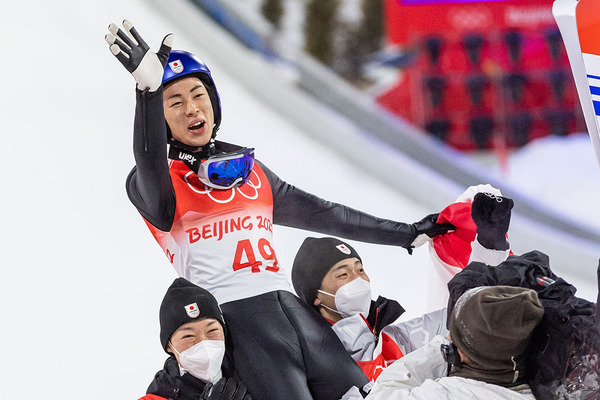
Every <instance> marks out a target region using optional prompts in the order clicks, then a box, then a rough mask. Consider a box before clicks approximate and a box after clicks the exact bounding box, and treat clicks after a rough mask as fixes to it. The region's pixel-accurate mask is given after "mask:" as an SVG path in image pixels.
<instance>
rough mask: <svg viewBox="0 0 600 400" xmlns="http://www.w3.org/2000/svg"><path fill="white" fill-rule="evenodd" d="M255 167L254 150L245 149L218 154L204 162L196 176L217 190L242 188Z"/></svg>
mask: <svg viewBox="0 0 600 400" xmlns="http://www.w3.org/2000/svg"><path fill="white" fill-rule="evenodd" d="M253 167H254V149H253V148H243V149H241V150H239V151H236V152H235V153H228V154H217V155H213V156H210V157H209V158H208V159H206V160H204V161H202V162H201V163H200V165H199V166H198V171H197V172H196V175H197V176H198V179H199V180H200V182H202V183H204V184H205V185H206V186H209V187H212V188H215V189H231V188H235V187H238V186H242V185H243V184H244V183H246V182H247V181H248V179H249V178H250V174H251V173H252V168H253Z"/></svg>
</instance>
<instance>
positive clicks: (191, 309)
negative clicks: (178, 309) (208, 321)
mask: <svg viewBox="0 0 600 400" xmlns="http://www.w3.org/2000/svg"><path fill="white" fill-rule="evenodd" d="M185 312H186V313H187V315H189V316H190V318H197V317H198V315H200V310H199V309H198V304H196V303H192V304H188V305H187V306H185Z"/></svg>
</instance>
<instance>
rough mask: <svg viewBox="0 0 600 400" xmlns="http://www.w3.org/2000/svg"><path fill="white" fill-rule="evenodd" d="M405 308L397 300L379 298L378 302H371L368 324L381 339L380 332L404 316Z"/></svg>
mask: <svg viewBox="0 0 600 400" xmlns="http://www.w3.org/2000/svg"><path fill="white" fill-rule="evenodd" d="M404 311H405V310H404V307H402V306H401V305H400V303H398V302H397V301H396V300H391V299H387V298H385V297H383V296H379V297H377V300H372V301H371V307H370V308H369V316H368V317H367V323H368V324H369V326H370V327H371V329H372V331H373V334H374V335H375V337H376V338H379V332H381V330H382V329H383V328H385V327H386V326H388V325H389V324H391V323H392V322H394V321H395V320H397V319H398V317H399V316H401V315H402V314H404Z"/></svg>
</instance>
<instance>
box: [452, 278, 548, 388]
mask: <svg viewBox="0 0 600 400" xmlns="http://www.w3.org/2000/svg"><path fill="white" fill-rule="evenodd" d="M543 315H544V308H543V306H542V304H541V303H540V301H539V299H538V296H537V293H536V292H535V291H534V290H532V289H525V288H521V287H513V286H485V287H484V286H482V287H477V288H474V289H471V290H468V291H467V292H465V293H464V294H463V295H462V296H461V297H460V298H459V299H458V301H457V302H456V305H455V307H454V309H453V310H452V314H451V316H450V324H449V328H450V334H451V337H452V341H453V342H454V343H455V344H456V347H458V348H459V349H460V350H461V351H462V352H463V353H464V354H465V356H467V358H468V359H469V360H470V361H471V362H473V363H474V364H476V365H478V366H480V367H482V369H484V370H486V371H490V372H497V373H502V372H507V373H508V374H507V377H509V379H508V380H507V381H508V382H510V380H511V378H512V376H513V374H512V372H511V371H515V370H518V371H519V373H520V374H521V375H522V373H523V370H524V369H525V359H526V357H527V348H528V345H529V341H530V340H531V336H532V334H533V330H534V328H535V327H536V326H537V325H538V324H539V323H540V321H541V320H542V317H543Z"/></svg>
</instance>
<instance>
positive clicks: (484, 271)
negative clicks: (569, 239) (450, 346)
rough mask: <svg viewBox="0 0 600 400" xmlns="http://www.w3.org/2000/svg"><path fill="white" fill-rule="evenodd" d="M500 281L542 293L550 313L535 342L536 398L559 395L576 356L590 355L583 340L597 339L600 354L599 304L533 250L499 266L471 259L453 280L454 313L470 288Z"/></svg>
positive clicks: (533, 385)
mask: <svg viewBox="0 0 600 400" xmlns="http://www.w3.org/2000/svg"><path fill="white" fill-rule="evenodd" d="M541 276H546V277H549V278H552V279H553V280H555V283H554V284H552V285H550V286H541V285H539V284H538V283H537V280H538V278H539V277H541ZM494 285H511V286H520V287H526V288H531V289H533V290H535V291H536V292H537V294H538V298H539V299H540V302H541V303H542V305H543V306H544V317H543V318H542V321H541V322H540V324H539V325H538V327H537V328H536V329H535V331H534V333H533V337H532V339H531V342H530V347H529V357H528V360H527V364H528V367H529V368H528V369H529V383H530V385H531V388H532V391H533V393H534V395H535V396H536V398H538V399H553V398H556V394H555V391H554V390H555V389H556V387H557V385H558V383H559V382H563V381H564V380H565V379H567V378H566V373H567V370H568V366H569V363H570V360H571V361H572V360H578V359H581V358H582V357H585V354H583V353H585V352H586V351H588V352H589V347H587V349H588V350H585V349H586V347H581V343H584V342H585V343H590V342H592V345H590V346H592V349H593V351H595V354H598V353H599V352H600V348H598V347H595V348H594V346H597V344H598V343H597V340H596V341H595V342H594V339H593V338H594V337H597V333H598V328H597V325H596V320H595V311H596V305H595V304H594V303H592V302H589V301H587V300H584V299H581V298H578V297H576V296H575V293H576V288H575V287H574V286H573V285H570V284H569V283H567V282H566V281H564V280H563V279H562V278H559V277H557V276H556V275H555V274H554V273H553V272H552V270H551V269H550V265H549V259H548V256H547V255H545V254H544V253H542V252H539V251H531V252H528V253H525V254H523V255H520V256H510V257H509V258H508V259H507V260H506V261H505V262H503V263H500V264H499V265H498V266H490V265H485V264H482V263H471V264H469V265H468V266H467V267H465V269H463V271H461V272H460V273H458V274H457V275H456V276H454V278H452V280H450V282H449V283H448V290H449V291H450V298H449V301H448V315H450V313H451V311H452V309H453V307H454V304H455V303H456V300H457V299H458V298H459V297H460V295H461V294H462V293H464V292H465V291H466V290H468V289H470V288H473V287H477V286H494ZM593 343H596V344H593ZM580 351H581V352H583V353H582V354H580Z"/></svg>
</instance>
